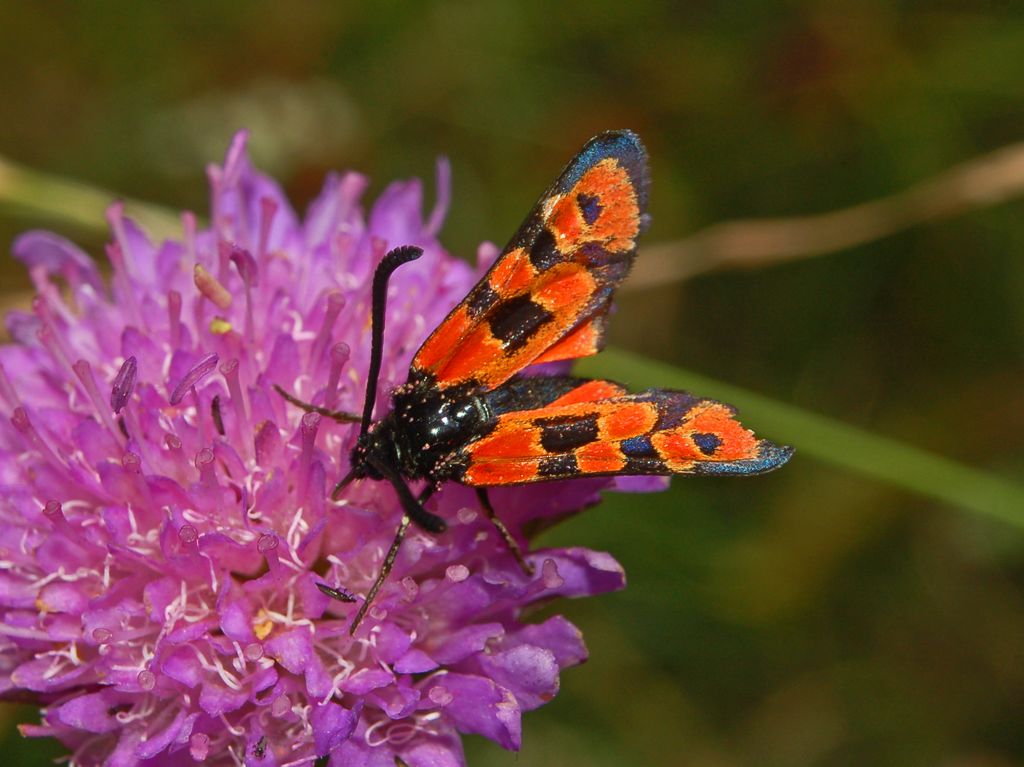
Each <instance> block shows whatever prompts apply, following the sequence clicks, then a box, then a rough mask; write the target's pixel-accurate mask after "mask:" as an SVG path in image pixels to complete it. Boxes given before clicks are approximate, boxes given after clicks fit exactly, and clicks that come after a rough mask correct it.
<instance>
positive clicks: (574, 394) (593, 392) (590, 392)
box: [548, 381, 626, 407]
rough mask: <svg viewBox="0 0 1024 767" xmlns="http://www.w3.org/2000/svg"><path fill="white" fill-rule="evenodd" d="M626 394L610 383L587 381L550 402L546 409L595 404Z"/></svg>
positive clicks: (616, 385)
mask: <svg viewBox="0 0 1024 767" xmlns="http://www.w3.org/2000/svg"><path fill="white" fill-rule="evenodd" d="M625 393H626V390H625V389H624V388H622V387H621V386H619V385H618V384H615V383H612V382H611V381H587V382H586V383H585V384H582V385H581V386H577V387H576V388H575V389H573V390H572V391H569V392H566V393H565V394H563V395H562V396H561V397H559V398H558V399H556V400H555V401H554V402H552V403H551V404H550V405H548V407H558V406H560V405H575V404H576V403H584V402H597V401H598V400H602V399H611V398H613V397H619V396H622V395H623V394H625Z"/></svg>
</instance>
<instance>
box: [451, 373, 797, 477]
mask: <svg viewBox="0 0 1024 767" xmlns="http://www.w3.org/2000/svg"><path fill="white" fill-rule="evenodd" d="M502 388H503V389H509V390H511V391H507V392H503V393H502V394H501V395H500V397H497V398H495V399H493V400H492V401H491V402H490V405H491V407H492V409H493V411H494V412H495V414H496V416H497V417H496V420H495V422H494V424H493V427H492V428H491V429H490V430H489V431H488V432H487V433H486V434H483V435H481V436H480V437H479V438H477V439H475V440H473V441H472V442H470V443H468V444H467V445H465V446H463V447H462V449H461V450H460V451H459V455H458V456H455V457H453V464H457V466H458V468H459V470H460V471H461V475H460V476H458V481H460V482H463V483H465V484H467V485H475V486H482V487H490V486H495V485H516V484H524V483H530V482H543V481H547V480H554V479H572V478H576V477H587V476H600V475H643V474H662V475H669V474H710V475H724V474H733V475H735V474H740V475H744V474H761V473H764V472H767V471H771V470H772V469H775V468H777V467H778V466H781V465H782V464H783V463H785V462H786V461H787V460H789V457H790V456H791V455H792V452H793V451H792V449H791V448H788V447H779V446H778V445H775V444H774V443H772V442H769V441H768V440H759V439H757V438H756V437H755V436H754V434H753V433H752V432H750V431H749V430H747V429H746V428H744V427H743V425H742V424H740V422H739V421H737V420H736V413H735V410H733V408H731V407H730V406H729V405H725V404H722V403H721V402H716V401H715V400H710V399H699V398H696V397H694V396H692V395H690V394H688V393H686V392H681V391H672V390H668V389H649V390H647V391H644V392H640V393H638V394H628V393H627V392H626V390H625V388H624V387H622V386H620V385H619V384H616V383H612V382H610V381H600V380H589V381H588V380H583V379H573V378H534V379H529V378H526V379H518V380H516V381H513V382H511V384H510V386H508V387H502Z"/></svg>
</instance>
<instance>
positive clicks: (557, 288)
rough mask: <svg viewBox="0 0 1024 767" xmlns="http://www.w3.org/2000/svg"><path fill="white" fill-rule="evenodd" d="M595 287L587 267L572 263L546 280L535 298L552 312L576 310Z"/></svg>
mask: <svg viewBox="0 0 1024 767" xmlns="http://www.w3.org/2000/svg"><path fill="white" fill-rule="evenodd" d="M555 268H557V267H555ZM552 272H554V269H552ZM595 287H596V283H595V282H594V278H593V277H592V276H591V275H590V274H589V273H588V272H587V270H586V269H583V268H582V267H579V266H576V265H575V264H570V265H567V266H566V268H564V269H561V270H560V272H559V273H557V274H553V275H552V278H551V279H548V280H546V281H545V283H544V284H543V285H541V286H540V287H539V288H538V289H537V290H536V291H535V293H534V295H533V300H534V301H536V302H537V303H538V304H540V305H541V306H543V307H544V308H545V309H548V310H549V311H552V312H557V313H563V312H576V311H579V307H581V306H583V305H584V304H586V302H587V301H588V300H589V299H590V296H591V295H592V294H593V292H594V288H595ZM574 319H575V318H574ZM573 324H575V323H573Z"/></svg>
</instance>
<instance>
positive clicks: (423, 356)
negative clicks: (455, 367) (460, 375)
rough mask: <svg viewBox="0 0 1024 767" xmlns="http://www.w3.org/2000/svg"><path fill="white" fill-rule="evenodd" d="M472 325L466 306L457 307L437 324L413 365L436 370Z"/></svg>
mask: <svg viewBox="0 0 1024 767" xmlns="http://www.w3.org/2000/svg"><path fill="white" fill-rule="evenodd" d="M469 327H470V320H469V314H468V312H467V310H466V307H465V306H459V307H456V309H455V311H453V312H452V313H451V315H449V317H448V318H447V319H446V320H445V321H444V322H442V323H441V324H440V325H438V326H437V329H436V330H435V331H434V332H433V333H431V334H430V338H428V339H427V340H426V342H424V344H423V346H421V347H420V350H419V351H418V352H417V353H416V358H415V359H414V360H413V367H414V368H417V369H420V370H435V369H436V368H437V366H438V365H439V364H440V363H441V362H442V361H443V360H444V359H445V358H446V357H447V356H448V355H449V354H451V352H452V350H453V349H455V348H456V347H457V346H458V345H459V341H460V339H461V338H462V337H463V336H464V335H465V334H466V332H467V331H468V330H469Z"/></svg>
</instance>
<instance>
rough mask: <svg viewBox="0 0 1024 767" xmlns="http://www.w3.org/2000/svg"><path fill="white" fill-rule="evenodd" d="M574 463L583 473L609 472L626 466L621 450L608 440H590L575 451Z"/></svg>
mask: <svg viewBox="0 0 1024 767" xmlns="http://www.w3.org/2000/svg"><path fill="white" fill-rule="evenodd" d="M576 463H577V465H578V466H579V468H580V472H581V473H583V474H610V473H612V472H617V471H621V470H622V469H623V468H624V467H625V466H626V459H625V458H624V457H623V455H622V452H621V451H620V450H619V449H618V448H617V447H616V446H615V445H614V444H612V443H610V442H592V443H591V444H589V445H585V446H583V447H581V448H579V449H578V450H577V451H576Z"/></svg>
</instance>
